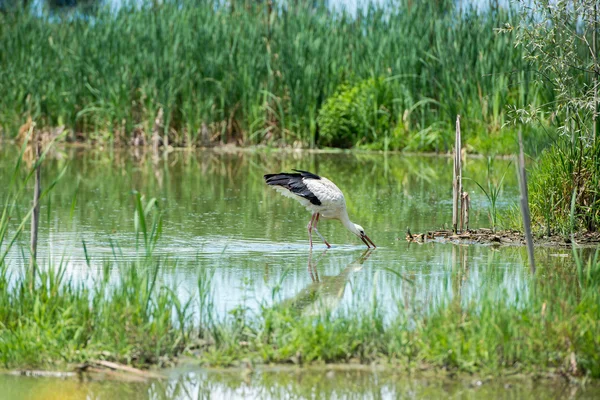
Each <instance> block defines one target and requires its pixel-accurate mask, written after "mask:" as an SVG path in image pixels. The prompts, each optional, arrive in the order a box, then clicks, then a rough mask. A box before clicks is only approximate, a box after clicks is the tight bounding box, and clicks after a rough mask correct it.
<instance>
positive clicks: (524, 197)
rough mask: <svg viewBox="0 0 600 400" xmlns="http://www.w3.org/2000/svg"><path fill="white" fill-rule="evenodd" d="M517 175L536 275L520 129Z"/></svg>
mask: <svg viewBox="0 0 600 400" xmlns="http://www.w3.org/2000/svg"><path fill="white" fill-rule="evenodd" d="M517 165H518V166H517V169H518V170H517V175H518V177H519V189H520V192H521V215H522V216H523V228H524V230H525V242H526V243H527V253H528V255H529V266H530V267H531V274H532V275H535V259H534V258H533V236H532V235H531V218H530V214H529V193H528V191H527V174H526V173H525V155H524V154H523V136H522V134H521V130H520V129H519V157H518V163H517Z"/></svg>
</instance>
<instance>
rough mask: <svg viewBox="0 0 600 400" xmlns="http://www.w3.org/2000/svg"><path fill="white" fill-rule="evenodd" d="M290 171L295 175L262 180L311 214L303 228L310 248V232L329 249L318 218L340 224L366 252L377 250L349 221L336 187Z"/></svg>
mask: <svg viewBox="0 0 600 400" xmlns="http://www.w3.org/2000/svg"><path fill="white" fill-rule="evenodd" d="M292 171H295V173H286V172H281V173H278V174H266V175H264V179H265V182H266V184H267V185H269V186H272V187H273V188H274V189H275V190H277V191H278V192H280V193H281V194H283V195H284V196H286V197H291V198H293V199H296V200H297V201H298V202H299V203H300V204H302V205H303V206H304V207H306V209H307V210H308V211H310V212H311V213H312V217H311V219H310V222H309V223H308V226H307V227H306V228H307V229H308V240H309V243H310V248H312V247H313V241H312V231H313V230H314V231H315V232H316V233H317V235H319V237H320V238H321V240H322V241H323V243H325V245H326V246H327V248H330V247H331V245H330V244H329V243H328V242H327V240H325V238H324V237H323V235H321V234H320V233H319V231H318V230H317V225H318V224H319V218H321V217H322V218H324V219H337V220H339V221H340V222H341V223H342V225H344V227H345V228H346V229H348V230H349V231H350V232H351V233H353V234H355V235H356V236H358V237H359V238H360V240H362V241H363V243H364V244H366V245H367V247H368V248H371V246H370V245H372V246H373V248H375V247H377V246H375V243H373V241H372V240H371V239H369V237H368V236H367V234H366V233H365V230H364V229H363V227H362V226H360V225H358V224H355V223H353V222H352V221H350V218H349V217H348V211H347V209H346V199H345V198H344V193H342V191H341V190H340V189H339V188H338V187H337V186H336V185H335V183H333V182H331V181H330V180H329V179H327V178H325V177H321V176H319V175H316V174H313V173H312V172H308V171H302V170H299V169H292Z"/></svg>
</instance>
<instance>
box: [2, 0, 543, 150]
mask: <svg viewBox="0 0 600 400" xmlns="http://www.w3.org/2000/svg"><path fill="white" fill-rule="evenodd" d="M455 3H456V2H454V1H450V0H444V1H436V2H413V1H399V2H397V3H395V2H394V3H392V2H389V3H388V2H386V3H383V4H377V5H375V4H370V5H367V6H365V7H364V8H361V9H359V10H358V12H357V14H356V16H351V15H349V14H348V13H345V12H341V11H332V10H330V9H328V8H327V6H326V5H325V2H320V1H319V2H316V3H315V2H309V3H306V2H300V3H298V4H294V5H286V6H285V7H284V6H282V5H280V4H275V5H274V6H273V8H272V9H271V8H270V6H269V5H268V4H270V3H260V4H255V3H248V2H246V3H243V2H242V3H240V2H235V1H234V2H227V3H223V2H211V1H209V2H189V1H174V0H167V1H164V2H160V3H157V2H147V3H143V4H141V5H139V3H138V2H135V4H124V5H123V6H122V7H121V8H119V9H118V10H117V11H111V10H108V9H106V8H102V7H100V8H99V10H97V11H94V10H93V9H91V10H88V11H87V13H86V14H84V15H81V14H78V13H52V14H43V15H38V14H36V13H33V12H29V11H28V10H22V9H15V10H14V11H11V12H4V13H0V48H2V49H3V51H2V52H1V53H0V71H2V72H1V73H0V110H1V112H0V129H1V130H2V132H3V135H4V136H5V137H14V136H15V135H16V134H17V132H18V130H19V127H21V126H22V124H24V123H25V122H26V121H27V120H28V118H29V117H31V118H32V119H33V121H35V122H36V123H37V126H38V128H42V129H48V128H52V127H56V126H63V125H64V126H65V127H66V128H67V129H68V130H69V131H70V136H69V137H70V139H71V140H88V141H100V142H112V143H125V142H128V141H129V140H130V139H131V138H132V137H133V136H136V135H137V136H139V135H144V136H145V140H146V142H148V141H149V140H150V136H151V134H152V130H153V125H154V120H155V117H156V116H157V113H158V110H159V109H160V108H163V109H164V129H159V130H160V131H161V132H160V134H161V135H162V134H163V133H164V134H165V136H168V140H169V143H170V144H175V145H194V144H197V143H199V142H202V141H203V140H205V139H212V140H213V141H217V142H220V143H238V144H256V143H264V144H269V145H273V146H279V145H302V146H344V147H347V146H356V145H359V146H365V147H372V148H381V149H383V148H388V149H402V148H408V149H411V150H439V151H446V150H449V149H450V145H451V143H452V140H451V139H449V138H451V137H452V132H453V129H454V121H455V119H456V114H461V116H462V121H463V128H464V135H463V136H464V137H465V138H466V142H467V143H470V144H473V146H474V149H475V150H479V149H483V151H486V152H488V151H491V152H493V153H510V152H512V151H513V150H514V148H515V147H514V145H515V142H514V135H513V132H512V131H511V129H512V128H510V127H509V128H508V129H502V127H503V125H504V124H505V123H506V122H507V111H506V110H507V105H509V104H511V105H515V106H517V107H522V106H525V105H526V104H531V103H533V104H534V105H539V104H543V103H546V102H549V101H552V100H553V98H552V96H553V93H552V92H551V91H547V90H545V89H543V88H536V87H534V86H532V84H531V81H532V80H531V78H530V75H531V72H530V70H531V69H532V67H530V65H529V64H530V63H529V62H527V61H524V60H523V57H522V54H521V53H522V51H521V49H520V48H517V47H515V46H514V44H515V40H514V38H513V36H510V35H499V34H497V32H496V30H497V29H498V28H500V27H502V26H503V25H504V24H505V23H507V22H511V23H514V24H516V23H518V19H517V13H516V12H515V10H514V9H512V8H508V9H507V8H497V5H496V3H497V2H495V1H490V4H489V6H488V7H482V8H481V10H482V11H477V10H476V9H472V8H468V7H467V8H465V7H457V6H455ZM415 21H419V23H415ZM357 112H358V114H356V113H357ZM203 127H204V128H203ZM535 141H539V140H538V139H536V140H535Z"/></svg>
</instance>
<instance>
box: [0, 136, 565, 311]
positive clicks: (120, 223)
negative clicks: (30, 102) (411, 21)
mask: <svg viewBox="0 0 600 400" xmlns="http://www.w3.org/2000/svg"><path fill="white" fill-rule="evenodd" d="M15 153H16V149H12V150H11V149H6V148H5V149H4V150H3V151H2V154H1V158H0V160H1V161H0V166H1V168H0V177H1V178H2V180H3V181H4V180H7V179H8V178H9V176H10V174H11V173H12V169H13V165H14V155H15ZM65 166H67V169H66V172H65V175H64V176H63V177H62V179H61V180H60V182H59V183H58V185H57V186H56V188H55V190H54V191H53V192H52V193H51V194H50V196H49V197H48V198H47V199H46V200H45V201H44V202H43V205H42V209H41V224H40V230H41V233H40V245H39V246H40V250H39V251H40V257H41V258H44V259H45V260H47V261H46V264H58V263H61V262H62V263H63V264H65V265H66V269H67V273H68V274H70V275H71V276H73V277H75V278H76V279H77V278H81V279H87V278H89V277H90V276H93V275H94V273H96V272H97V273H100V271H101V269H102V268H103V266H104V265H106V263H107V262H109V261H110V260H111V259H112V258H113V252H115V247H118V250H117V252H118V253H119V259H123V258H128V259H132V260H133V259H135V257H137V254H139V253H140V252H141V250H137V248H136V239H135V233H134V194H133V192H134V191H137V192H140V193H141V194H142V195H143V196H144V197H145V198H146V199H150V198H156V199H157V201H158V204H159V207H160V209H161V211H162V215H163V233H162V236H161V239H160V240H159V242H158V247H157V249H156V250H155V254H157V255H159V256H161V257H163V259H164V262H163V264H162V265H163V268H162V270H161V279H162V280H163V282H168V283H169V284H171V285H174V286H176V288H177V291H178V293H180V295H181V296H182V298H186V296H190V295H192V294H193V293H196V292H197V286H196V285H197V274H198V270H199V269H204V270H207V271H210V274H211V275H212V281H211V289H212V290H213V294H214V309H215V311H216V312H217V313H218V314H220V315H227V314H228V312H229V311H231V310H233V309H235V308H238V307H245V308H247V309H256V308H258V307H259V305H265V304H266V305H269V304H272V303H273V302H275V301H282V300H285V299H293V300H294V301H295V302H296V303H298V302H299V303H300V304H304V305H305V306H306V307H307V312H311V310H310V308H311V307H310V305H309V304H305V303H306V302H303V300H302V299H301V297H302V296H304V295H306V294H307V291H308V292H314V291H317V292H319V293H320V294H321V295H322V296H321V297H322V300H323V303H325V304H328V305H329V306H331V307H339V306H340V305H343V306H344V307H345V306H348V305H351V304H353V303H355V302H356V301H359V302H364V301H372V300H373V295H372V294H373V293H374V292H376V293H377V296H376V297H375V299H376V300H377V301H378V302H379V303H380V304H384V305H386V304H389V305H390V308H394V307H396V305H397V304H398V301H401V302H404V303H406V302H409V301H410V302H411V303H412V304H420V305H422V306H432V305H433V306H435V304H438V303H439V302H441V301H447V300H450V299H452V298H453V296H456V294H457V291H460V297H461V299H462V301H465V302H469V301H472V300H477V297H478V296H479V294H480V290H479V289H480V288H481V286H482V285H483V284H484V283H493V284H494V287H495V288H496V291H497V293H498V296H501V297H502V298H506V300H507V301H511V299H514V298H517V297H525V296H521V295H524V294H525V293H526V292H527V290H528V284H527V274H528V271H527V269H526V263H525V261H526V253H525V252H524V249H522V248H518V247H514V248H501V249H493V248H491V247H486V246H454V245H450V244H440V243H427V244H422V245H420V244H415V243H413V244H408V243H407V242H406V241H405V235H406V229H407V228H410V229H411V231H412V232H423V231H426V230H432V229H438V228H442V227H448V226H450V225H451V222H452V211H451V198H452V186H451V179H452V160H451V159H450V158H447V157H426V156H407V155H403V154H387V155H385V154H372V153H370V154H365V153H341V154H340V153H337V154H331V153H306V152H231V153H228V152H223V151H220V152H209V151H207V152H196V153H194V152H182V151H178V152H172V153H170V154H168V155H163V156H161V157H158V158H157V157H153V156H152V154H149V153H138V154H135V153H133V154H131V153H126V152H118V151H112V150H105V151H101V150H94V151H89V150H87V151H86V150H82V149H72V148H70V149H61V150H56V151H55V152H54V153H53V154H51V155H50V157H49V160H48V161H47V162H46V164H45V166H44V170H43V182H45V183H46V185H47V184H48V183H49V182H51V181H52V180H53V179H54V178H55V177H56V176H58V175H59V173H60V171H61V169H62V168H64V167H65ZM487 167H488V162H487V160H485V159H467V160H466V162H465V163H464V173H463V175H464V177H465V178H466V179H465V181H464V186H465V190H468V191H469V193H470V196H471V199H472V200H471V203H472V205H471V213H470V218H471V221H470V226H471V227H487V226H489V218H488V202H487V199H486V197H485V195H484V194H483V192H482V191H481V190H480V189H479V188H478V187H477V186H476V184H475V181H476V182H479V183H480V184H482V185H484V186H486V185H487V179H488V172H487ZM292 168H297V169H304V170H309V171H312V172H314V173H317V174H320V175H323V176H326V177H329V178H330V179H331V180H333V181H334V182H336V184H337V185H338V186H339V187H340V188H341V189H342V190H343V191H344V192H345V195H346V199H347V204H348V211H349V215H350V218H351V219H352V220H353V221H354V222H356V223H359V224H360V225H362V226H363V227H364V228H365V230H366V232H367V234H368V235H369V236H370V237H371V239H372V240H373V241H374V242H375V243H376V244H377V246H378V248H377V249H376V250H375V251H372V252H368V253H365V250H366V246H364V245H363V243H362V242H361V241H360V240H359V239H358V238H356V237H355V236H353V235H352V234H350V233H349V232H347V231H346V230H345V228H344V227H343V226H342V225H341V224H340V223H339V222H338V221H321V223H320V225H319V227H320V232H321V233H322V234H323V235H324V236H325V237H326V238H327V239H328V240H329V241H330V242H331V243H332V245H333V248H331V249H329V250H326V248H325V246H324V245H322V244H320V243H318V244H316V245H315V247H314V249H313V251H310V249H309V246H308V237H307V231H306V225H307V223H308V221H309V219H310V213H308V212H307V211H306V210H305V209H304V208H303V207H302V206H300V205H299V204H298V203H296V202H295V201H294V200H293V199H289V198H286V197H283V196H281V195H280V194H279V193H277V192H276V191H274V190H272V189H271V188H269V187H267V186H266V185H265V183H264V181H263V177H262V176H263V174H265V173H273V172H280V171H290V170H291V169H292ZM505 173H506V178H505V180H504V186H503V190H502V192H501V195H500V199H499V202H498V208H499V210H500V211H503V210H505V209H507V208H509V207H514V204H515V203H516V200H517V198H518V192H517V187H516V178H515V170H514V166H513V165H512V164H510V162H508V161H502V160H496V161H494V162H493V169H492V174H491V175H492V178H493V180H495V181H498V180H499V178H500V177H501V176H502V175H503V174H505ZM29 206H30V202H29V201H28V200H24V201H23V204H22V207H21V212H22V213H23V214H25V213H26V212H27V209H28V207H29ZM24 240H25V239H24ZM82 242H85V246H86V249H87V254H88V257H89V258H88V259H86V256H85V253H84V250H83V245H82ZM315 243H317V242H315ZM22 247H25V243H23V246H22ZM554 253H556V252H554ZM23 257H27V256H26V255H24V253H23V252H22V251H21V249H19V248H18V247H17V248H15V249H14V250H13V251H11V253H10V255H9V259H10V262H13V263H16V264H22V262H23ZM458 266H461V268H462V269H464V270H465V271H467V273H468V275H467V276H468V279H467V276H464V277H463V279H461V281H460V282H455V281H453V280H452V278H451V277H452V271H453V269H456V268H457V267H458ZM116 279H118V277H116ZM407 281H410V282H412V283H413V285H410V286H407V285H405V284H404V283H406V282H407ZM457 284H458V285H457ZM275 288H277V290H276V292H277V295H274V292H275V291H274V289H275ZM298 296H299V297H300V298H297V297H298ZM311 298H314V296H311ZM313 306H314V305H313ZM342 308H343V307H342Z"/></svg>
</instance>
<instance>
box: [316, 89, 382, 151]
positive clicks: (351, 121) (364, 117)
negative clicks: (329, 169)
mask: <svg viewBox="0 0 600 400" xmlns="http://www.w3.org/2000/svg"><path fill="white" fill-rule="evenodd" d="M392 105H393V96H392V92H391V90H389V88H388V86H387V85H386V83H385V80H384V79H383V78H370V79H366V80H363V81H360V82H358V83H357V84H355V85H352V86H351V85H348V84H342V85H341V86H340V87H339V88H338V90H337V91H336V92H335V94H334V95H333V96H331V97H330V98H328V99H327V101H326V102H325V104H324V105H323V107H322V108H321V110H320V112H319V117H318V120H317V121H318V123H319V128H320V137H319V144H320V145H322V146H331V147H345V148H348V147H352V146H356V145H360V144H365V143H370V142H373V143H376V145H375V147H381V144H382V143H383V142H384V140H385V139H386V138H387V137H389V136H390V130H391V126H392V116H393V113H392Z"/></svg>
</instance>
